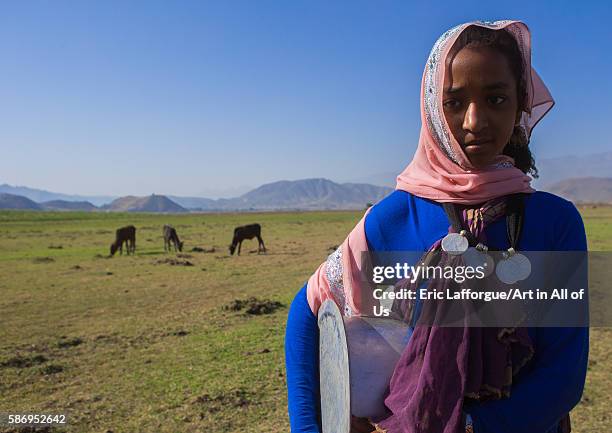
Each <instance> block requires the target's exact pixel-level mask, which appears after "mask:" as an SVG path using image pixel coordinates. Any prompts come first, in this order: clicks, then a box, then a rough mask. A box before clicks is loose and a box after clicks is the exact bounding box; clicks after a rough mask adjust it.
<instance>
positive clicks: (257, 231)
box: [229, 224, 266, 255]
mask: <svg viewBox="0 0 612 433" xmlns="http://www.w3.org/2000/svg"><path fill="white" fill-rule="evenodd" d="M253 238H257V240H258V241H259V245H257V254H259V252H260V250H261V249H262V248H263V252H264V253H265V252H266V246H265V245H264V241H263V239H262V238H261V226H260V225H259V224H249V225H248V226H240V227H236V228H235V229H234V238H233V239H232V244H231V245H230V246H229V251H230V254H232V255H233V254H234V251H235V250H236V245H238V255H240V247H242V241H243V240H245V239H253Z"/></svg>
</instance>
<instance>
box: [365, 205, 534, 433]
mask: <svg viewBox="0 0 612 433" xmlns="http://www.w3.org/2000/svg"><path fill="white" fill-rule="evenodd" d="M504 215H505V205H504V203H503V202H500V201H499V200H495V201H491V202H487V203H485V204H484V205H483V206H482V207H481V208H479V209H477V211H476V212H474V211H473V210H467V209H466V210H464V212H463V219H464V222H466V223H467V224H468V227H470V229H471V231H472V233H473V234H474V236H475V237H476V238H477V239H479V240H480V241H481V242H482V241H484V228H485V226H486V225H488V224H489V223H491V222H492V221H494V220H496V219H497V218H499V217H501V216H504ZM450 231H452V228H451V229H450ZM440 243H441V242H440V241H438V242H436V243H435V244H434V245H432V247H431V248H430V251H429V253H428V254H430V255H431V254H432V252H434V253H433V256H434V257H435V259H434V262H436V263H435V264H437V265H439V266H446V265H451V266H452V265H457V264H460V263H462V260H463V259H462V258H461V256H451V255H448V254H445V253H439V252H438V251H439V250H440ZM420 284H422V282H416V283H414V285H413V287H412V289H413V290H416V289H417V288H418V285H420ZM465 284H469V282H468V280H466V282H464V283H463V284H458V283H454V282H452V280H451V281H449V280H439V279H438V280H432V281H431V282H430V285H429V290H432V289H434V288H435V289H437V290H443V291H444V292H445V291H446V289H447V288H452V289H453V290H461V288H462V287H464V286H465ZM451 286H454V287H451ZM452 302H457V301H423V309H422V312H421V318H423V317H426V318H427V322H425V323H432V322H431V319H438V318H441V317H443V316H444V315H447V314H448V313H449V311H452V309H451V307H456V306H457V305H456V304H455V305H451V303H452ZM469 305H470V304H469V303H467V302H466V303H465V305H464V306H462V308H470V307H469ZM421 318H420V319H419V321H421ZM434 323H440V322H439V321H437V320H434ZM532 355H533V344H532V342H531V340H530V338H529V335H528V333H527V329H526V328H477V327H469V326H464V327H441V326H427V325H419V324H417V326H415V329H414V332H413V334H412V337H411V339H410V342H409V344H408V345H407V346H406V348H405V349H404V352H403V353H402V355H401V357H400V359H399V361H398V363H397V365H396V367H395V370H394V373H393V376H392V378H391V382H390V386H389V395H388V396H387V398H386V399H385V405H386V406H387V408H388V409H389V413H390V414H389V416H388V417H386V418H385V419H382V420H375V421H376V422H377V423H378V425H379V426H380V427H382V428H383V429H385V430H386V431H387V432H388V433H460V432H464V431H465V425H464V420H463V413H462V408H463V403H464V399H466V398H471V399H474V400H478V401H483V400H487V399H499V398H504V397H508V396H509V395H510V387H511V385H512V376H513V375H514V374H516V373H517V371H518V370H519V369H520V368H521V367H522V366H523V365H524V364H525V363H526V362H527V361H528V360H529V359H530V358H531V356H532Z"/></svg>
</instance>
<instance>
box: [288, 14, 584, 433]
mask: <svg viewBox="0 0 612 433" xmlns="http://www.w3.org/2000/svg"><path fill="white" fill-rule="evenodd" d="M530 47H531V41H530V34H529V30H528V28H527V26H526V25H525V24H523V23H522V22H519V21H496V22H471V23H466V24H462V25H459V26H457V27H455V28H453V29H451V30H449V31H447V32H446V33H444V34H443V35H442V36H441V37H440V38H439V39H438V41H437V42H436V44H435V45H434V47H433V49H432V51H431V54H430V56H429V59H428V61H427V64H426V67H425V71H424V74H423V81H422V87H421V120H422V127H421V134H420V138H419V145H418V148H417V151H416V154H415V156H414V158H413V160H412V162H411V163H410V164H409V165H408V166H407V168H406V169H405V170H404V171H403V172H402V173H401V174H400V175H399V176H398V178H397V187H396V190H395V191H394V192H393V193H392V194H390V195H389V196H388V197H386V198H385V199H384V200H382V201H381V202H379V203H378V204H376V205H375V206H373V207H372V208H370V209H369V211H368V213H367V214H366V216H364V218H363V219H362V220H361V221H360V222H359V223H358V224H357V226H356V227H355V228H354V229H353V231H352V232H351V233H350V234H349V236H348V237H347V239H346V240H345V241H344V243H343V244H342V245H341V246H340V248H339V249H338V250H337V251H336V252H334V253H333V254H331V255H330V257H329V258H328V260H327V261H326V262H324V263H323V264H322V265H321V266H320V267H319V269H318V270H317V271H316V272H315V274H314V275H313V276H312V277H311V278H310V279H309V281H308V283H307V284H306V285H305V286H304V287H303V288H302V290H300V291H299V293H298V294H297V296H296V297H295V299H294V301H293V303H292V305H291V309H290V312H289V317H288V321H287V330H286V340H285V348H286V366H287V384H288V394H289V416H290V421H291V431H292V432H293V433H298V432H312V433H314V432H320V420H319V413H320V408H319V400H320V397H319V373H318V362H319V360H318V327H317V319H316V316H317V312H318V309H319V307H320V305H321V303H322V302H323V301H325V300H326V299H333V300H334V301H335V302H336V303H337V304H338V306H339V307H340V311H343V312H344V314H345V315H346V316H351V315H359V314H361V313H362V308H363V306H362V305H361V303H360V300H359V295H358V289H359V287H358V286H359V281H358V278H357V277H356V275H357V274H358V272H359V266H360V265H359V260H357V257H358V255H359V254H360V253H361V252H363V251H428V250H432V249H435V248H438V247H439V244H440V240H441V239H442V238H444V237H445V236H446V235H447V234H448V233H449V226H450V225H451V222H449V218H448V217H447V213H446V212H445V207H444V204H448V203H451V204H453V205H456V206H460V207H461V208H462V209H464V210H466V211H467V213H464V215H472V217H474V218H476V216H479V217H480V221H481V222H482V225H481V233H479V234H477V235H478V236H481V238H482V239H486V242H487V245H488V246H489V248H491V249H493V250H502V251H503V250H507V249H508V248H510V243H509V239H508V234H507V227H506V221H505V218H503V217H502V216H504V215H505V212H506V206H507V205H508V203H509V202H508V201H507V200H508V198H509V197H510V196H511V195H516V194H519V193H522V194H523V195H524V196H525V198H524V211H523V223H522V232H521V233H522V234H521V236H520V238H519V239H518V243H516V244H515V246H516V248H517V249H518V250H523V251H585V250H586V236H585V232H584V226H583V223H582V219H581V217H580V215H579V213H578V211H577V210H576V208H575V207H574V206H573V205H572V204H571V203H570V202H568V201H566V200H563V199H561V198H559V197H557V196H554V195H552V194H548V193H545V192H540V191H534V190H533V189H532V188H531V186H530V181H531V178H530V177H529V176H528V174H533V175H535V174H537V171H536V167H535V165H534V160H533V157H532V155H531V152H530V150H529V147H528V144H529V137H530V136H531V132H532V130H533V128H534V127H535V125H536V124H537V122H538V121H539V120H540V119H541V118H542V117H543V116H544V115H545V114H546V113H547V112H548V110H550V108H551V107H552V105H553V104H554V102H553V100H552V97H551V96H550V94H549V92H548V90H547V88H546V86H545V85H544V84H543V82H542V81H541V80H540V78H539V76H538V75H537V74H536V72H535V70H534V69H533V68H532V67H531V49H530ZM446 207H447V208H448V205H446ZM466 222H468V223H469V222H470V221H466ZM480 329H481V328H477V329H473V328H470V329H469V330H467V328H466V329H462V328H459V329H458V330H457V329H456V328H455V329H453V328H446V329H444V328H441V329H437V330H435V329H434V328H427V327H419V326H417V327H416V328H415V329H414V331H413V333H412V334H411V337H410V341H409V342H408V345H407V347H406V349H405V351H404V352H403V353H402V357H401V358H400V361H399V362H398V366H397V367H396V370H395V372H394V375H393V378H392V380H391V383H390V385H389V395H388V397H387V398H386V400H385V405H386V406H387V408H388V410H389V416H388V417H387V418H386V419H384V420H382V421H380V422H379V423H378V424H377V425H374V424H373V423H370V422H367V421H363V420H361V421H358V420H354V421H355V422H354V424H353V430H354V431H374V430H376V431H386V432H388V433H416V432H418V433H459V432H464V431H473V432H476V433H517V432H521V433H557V432H567V431H569V416H568V414H569V412H570V410H571V409H572V408H573V407H574V406H575V405H576V404H577V403H578V402H579V401H580V397H581V395H582V391H583V387H584V380H585V375H586V367H587V358H588V328H569V327H558V328H522V329H521V328H512V329H509V330H508V329H505V331H508V332H507V334H506V337H508V338H507V339H505V340H504V339H503V338H502V337H501V336H497V337H496V336H495V335H494V336H493V337H491V334H489V335H485V334H486V333H484V332H480V331H479V330H480ZM501 334H503V333H501ZM501 334H500V335H501ZM477 339H478V341H479V342H481V343H482V345H479V346H478V349H475V347H474V343H473V342H474V341H476V340H477ZM470 345H471V346H470ZM433 348H436V350H434V349H433ZM483 348H484V349H483ZM419 351H420V352H426V353H425V354H424V353H419ZM500 354H501V355H503V356H498V355H500ZM419 355H420V356H419ZM425 355H427V356H425ZM501 358H503V359H504V360H507V359H511V360H512V361H513V362H514V365H507V363H506V364H504V363H500V362H498V361H496V360H498V359H501ZM415 360H420V361H415ZM423 360H426V361H423ZM468 360H469V362H468ZM508 371H510V372H511V374H510V375H508ZM475 378H476V379H475Z"/></svg>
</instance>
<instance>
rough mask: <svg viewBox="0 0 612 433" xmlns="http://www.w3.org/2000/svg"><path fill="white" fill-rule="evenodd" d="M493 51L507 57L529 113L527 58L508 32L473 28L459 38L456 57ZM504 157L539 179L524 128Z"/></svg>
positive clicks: (521, 106) (518, 130)
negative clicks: (481, 50) (467, 51)
mask: <svg viewBox="0 0 612 433" xmlns="http://www.w3.org/2000/svg"><path fill="white" fill-rule="evenodd" d="M465 47H472V48H479V47H489V48H493V49H495V50H497V51H499V52H500V53H501V54H503V55H504V56H506V59H507V60H508V64H509V65H510V68H511V70H512V74H513V75H514V78H515V79H516V83H517V94H518V95H517V96H518V103H519V109H520V110H522V111H525V109H526V105H527V87H526V83H525V64H523V56H522V55H521V52H520V51H519V47H518V45H517V43H516V40H515V39H514V37H513V36H512V35H511V34H510V33H508V32H507V31H506V30H504V29H501V30H491V29H488V28H485V27H479V26H470V27H468V28H467V29H465V30H464V31H463V32H462V33H461V35H459V37H458V38H457V41H456V42H455V44H454V46H453V51H454V52H455V53H457V52H459V50H461V49H462V48H465ZM503 154H504V155H508V156H510V157H512V158H513V159H514V164H515V166H516V167H517V168H518V169H520V170H521V171H523V172H524V173H526V174H530V175H531V176H533V177H534V178H537V177H538V169H537V168H536V165H535V160H534V158H533V155H532V153H531V150H530V149H529V137H528V136H527V133H526V132H525V130H524V129H523V128H522V127H521V126H515V127H514V131H513V132H512V136H511V137H510V141H509V142H508V144H507V145H506V147H504V150H503Z"/></svg>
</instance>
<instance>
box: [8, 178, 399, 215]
mask: <svg viewBox="0 0 612 433" xmlns="http://www.w3.org/2000/svg"><path fill="white" fill-rule="evenodd" d="M15 190H17V191H19V192H21V193H22V194H23V195H18V194H15V193H13V191H15ZM391 191H392V189H391V188H386V187H381V186H375V185H367V184H354V183H344V184H338V183H335V182H332V181H331V180H328V179H304V180H296V181H279V182H273V183H269V184H265V185H262V186H260V187H259V188H255V189H254V190H252V191H249V192H247V193H246V194H243V195H241V196H239V197H235V198H229V199H216V200H213V199H208V198H199V197H177V196H163V195H157V194H153V195H150V196H147V197H134V196H126V197H120V198H117V199H115V200H113V201H111V202H110V203H108V204H104V205H102V206H100V207H96V206H94V205H93V204H92V203H91V202H88V201H82V200H80V201H78V202H77V201H67V200H54V201H45V202H39V203H37V202H36V201H35V200H32V199H31V197H47V198H48V197H53V194H54V193H51V192H48V191H40V190H33V189H31V188H24V187H19V188H15V187H11V186H10V185H6V184H5V185H1V186H0V209H37V210H98V211H117V212H171V213H179V212H189V211H190V210H195V211H240V210H283V209H284V210H319V209H364V208H365V207H366V206H367V204H368V203H376V202H377V201H379V200H380V199H382V198H383V197H385V196H386V195H387V194H389V193H390V192H391ZM26 194H27V195H29V197H28V196H26ZM58 196H62V197H65V196H66V195H65V194H58ZM79 198H81V197H79Z"/></svg>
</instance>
